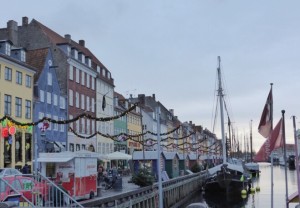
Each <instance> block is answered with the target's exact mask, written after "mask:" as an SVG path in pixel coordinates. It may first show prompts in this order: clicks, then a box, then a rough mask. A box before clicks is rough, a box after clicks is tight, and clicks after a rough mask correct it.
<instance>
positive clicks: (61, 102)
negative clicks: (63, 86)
mask: <svg viewBox="0 0 300 208" xmlns="http://www.w3.org/2000/svg"><path fill="white" fill-rule="evenodd" d="M59 107H60V108H61V109H66V100H65V98H64V97H63V96H60V97H59Z"/></svg>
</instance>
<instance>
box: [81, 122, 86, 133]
mask: <svg viewBox="0 0 300 208" xmlns="http://www.w3.org/2000/svg"><path fill="white" fill-rule="evenodd" d="M81 133H83V134H84V133H85V119H84V118H82V119H81Z"/></svg>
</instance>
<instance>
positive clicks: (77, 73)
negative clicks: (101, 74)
mask: <svg viewBox="0 0 300 208" xmlns="http://www.w3.org/2000/svg"><path fill="white" fill-rule="evenodd" d="M79 72H80V71H79V69H78V68H76V82H77V83H79V74H80V73H79Z"/></svg>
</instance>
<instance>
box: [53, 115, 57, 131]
mask: <svg viewBox="0 0 300 208" xmlns="http://www.w3.org/2000/svg"><path fill="white" fill-rule="evenodd" d="M53 120H56V121H57V120H58V116H53ZM53 130H54V131H58V124H57V123H53Z"/></svg>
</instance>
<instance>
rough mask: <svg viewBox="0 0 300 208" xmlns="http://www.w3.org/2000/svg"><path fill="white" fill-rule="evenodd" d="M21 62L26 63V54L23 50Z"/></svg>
mask: <svg viewBox="0 0 300 208" xmlns="http://www.w3.org/2000/svg"><path fill="white" fill-rule="evenodd" d="M21 61H23V62H25V61H26V53H25V51H23V50H21Z"/></svg>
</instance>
